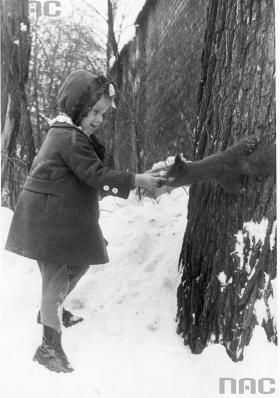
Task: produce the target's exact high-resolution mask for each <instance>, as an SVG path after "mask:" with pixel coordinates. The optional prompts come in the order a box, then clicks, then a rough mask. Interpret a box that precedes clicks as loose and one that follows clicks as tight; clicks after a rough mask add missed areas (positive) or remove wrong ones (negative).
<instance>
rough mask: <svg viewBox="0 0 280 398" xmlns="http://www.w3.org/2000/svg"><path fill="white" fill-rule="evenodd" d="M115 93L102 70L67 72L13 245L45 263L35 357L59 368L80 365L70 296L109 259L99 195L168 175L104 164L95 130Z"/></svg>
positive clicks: (16, 220)
mask: <svg viewBox="0 0 280 398" xmlns="http://www.w3.org/2000/svg"><path fill="white" fill-rule="evenodd" d="M113 95H114V87H113V85H112V84H110V82H109V81H107V80H106V78H105V77H103V76H95V75H94V74H92V73H91V72H88V71H84V70H78V71H75V72H73V73H72V74H71V75H70V76H68V78H67V79H66V81H65V82H64V84H63V86H62V88H61V90H60V93H59V97H58V103H59V105H60V108H61V111H62V112H63V114H62V115H60V116H58V117H57V118H56V119H54V123H53V124H52V126H51V128H50V130H49V132H48V135H47V137H46V139H45V141H44V143H43V145H42V147H41V149H40V151H39V153H38V155H37V156H36V157H35V159H34V162H33V164H32V167H31V170H30V174H29V176H28V177H27V179H26V182H25V184H24V187H23V190H22V192H21V194H20V197H19V200H18V203H17V206H16V209H15V212H14V216H13V220H12V223H11V228H10V231H9V235H8V239H7V243H6V249H7V250H9V251H12V252H15V253H17V254H19V255H22V256H25V257H28V258H31V259H35V260H37V262H38V265H39V268H40V271H41V275H42V301H41V309H40V312H39V314H38V322H39V323H42V324H43V340H42V344H41V345H40V346H39V347H38V349H37V350H36V353H35V355H34V361H38V362H39V363H40V364H42V365H44V366H45V367H46V368H48V369H50V370H52V371H56V372H71V371H73V367H72V366H71V365H70V363H69V361H68V358H67V356H66V354H65V352H64V351H63V348H62V345H61V334H62V324H64V326H71V325H73V324H75V323H77V322H80V321H81V320H82V318H77V317H74V316H73V315H72V314H71V312H69V311H67V310H65V309H64V308H63V307H62V305H63V302H64V300H65V298H66V296H67V295H68V294H69V293H70V292H71V291H72V290H73V289H74V287H75V286H76V284H77V282H78V281H79V280H80V278H81V277H82V276H83V275H84V274H85V273H86V272H87V270H88V269H89V266H90V265H92V264H105V263H107V262H108V261H109V259H108V255H107V251H106V245H105V241H104V238H103V236H102V232H101V229H100V227H99V224H98V219H99V206H98V193H99V192H101V193H105V194H108V195H115V196H119V197H121V198H124V199H126V198H127V197H128V195H129V192H130V190H132V189H134V188H136V187H138V186H142V187H144V188H146V189H148V190H152V189H154V188H155V187H156V186H157V185H158V183H159V181H160V180H161V179H162V178H161V179H160V177H159V174H156V173H154V174H150V173H149V174H148V173H145V174H133V173H127V172H119V171H114V170H112V169H110V168H108V167H106V166H105V164H104V162H103V161H104V155H105V148H104V147H103V145H102V144H101V143H100V142H99V141H98V140H97V138H96V137H95V136H94V134H93V133H94V130H95V129H96V128H97V127H98V126H100V125H101V124H102V122H103V116H104V114H105V112H106V111H107V110H108V109H109V108H110V107H111V106H114V101H113Z"/></svg>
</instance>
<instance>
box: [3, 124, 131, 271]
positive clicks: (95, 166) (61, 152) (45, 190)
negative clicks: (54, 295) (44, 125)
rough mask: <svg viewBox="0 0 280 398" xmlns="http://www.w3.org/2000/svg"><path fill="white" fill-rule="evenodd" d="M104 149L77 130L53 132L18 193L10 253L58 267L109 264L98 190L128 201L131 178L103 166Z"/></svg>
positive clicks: (56, 127)
mask: <svg viewBox="0 0 280 398" xmlns="http://www.w3.org/2000/svg"><path fill="white" fill-rule="evenodd" d="M103 157H104V147H103V146H102V145H101V144H100V143H99V142H98V140H97V139H95V138H93V139H90V138H89V137H88V136H87V135H86V134H85V133H84V132H83V131H81V130H80V129H79V128H77V127H76V126H74V125H71V124H66V123H56V124H54V125H53V126H52V127H51V129H50V130H49V132H48V134H47V137H46V140H45V142H44V143H43V145H42V147H41V149H40V151H39V153H38V155H37V156H36V157H35V159H34V162H33V165H32V168H31V171H30V175H29V176H28V177H27V180H26V182H25V185H24V187H23V190H22V192H21V194H20V197H19V200H18V203H17V206H16V209H15V212H14V216H13V219H12V224H11V228H10V231H9V235H8V239H7V243H6V247H5V248H6V250H9V251H12V252H15V253H17V254H20V255H22V256H25V257H28V258H32V259H36V260H41V261H45V262H52V263H55V264H68V265H77V266H79V265H87V264H103V263H106V262H108V255H107V251H106V245H105V243H104V238H103V235H102V232H101V229H100V227H99V224H98V219H99V205H98V191H101V192H102V191H103V192H104V193H106V194H111V195H116V196H119V197H121V198H124V199H126V198H127V197H128V195H129V191H130V189H132V188H133V186H134V175H133V174H132V173H126V172H117V171H114V170H112V169H109V168H108V167H105V166H104V164H103V162H102V160H103Z"/></svg>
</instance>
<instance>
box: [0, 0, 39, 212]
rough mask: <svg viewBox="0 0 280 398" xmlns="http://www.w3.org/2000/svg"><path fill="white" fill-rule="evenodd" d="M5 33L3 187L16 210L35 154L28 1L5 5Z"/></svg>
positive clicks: (2, 52) (17, 1) (12, 0)
mask: <svg viewBox="0 0 280 398" xmlns="http://www.w3.org/2000/svg"><path fill="white" fill-rule="evenodd" d="M1 33H2V47H1V55H2V57H1V58H2V71H1V72H2V73H1V85H2V94H3V95H2V103H1V112H2V117H1V125H2V137H1V142H2V162H1V163H2V171H1V177H2V182H1V187H2V193H3V188H4V190H5V195H4V201H5V202H6V203H5V204H6V205H8V206H10V207H11V208H13V207H14V205H15V203H16V201H17V198H18V195H19V193H20V191H21V183H22V181H23V180H24V178H25V177H26V174H27V172H28V170H29V168H30V166H31V164H32V161H33V158H34V155H35V147H34V141H33V136H32V129H31V122H30V116H29V111H28V109H27V97H26V92H25V85H26V82H27V78H28V64H29V58H30V43H31V38H30V33H29V20H28V1H27V0H9V1H8V0H4V1H2V2H1Z"/></svg>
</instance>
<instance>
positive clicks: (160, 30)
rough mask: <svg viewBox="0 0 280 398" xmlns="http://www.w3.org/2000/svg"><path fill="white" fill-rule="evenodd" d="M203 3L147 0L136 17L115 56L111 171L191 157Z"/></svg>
mask: <svg viewBox="0 0 280 398" xmlns="http://www.w3.org/2000/svg"><path fill="white" fill-rule="evenodd" d="M207 3H208V1H207V0H196V1H195V0H148V1H147V2H146V4H145V6H144V7H143V9H142V11H141V12H140V14H139V15H138V17H137V19H136V22H135V23H136V24H137V25H138V26H137V29H136V36H135V38H134V40H133V41H131V42H130V43H128V44H127V45H126V46H125V47H124V48H123V50H122V52H121V62H122V65H123V71H122V86H121V93H120V94H121V95H120V100H119V107H118V111H117V115H116V120H115V122H114V128H115V140H114V155H115V160H116V166H117V167H120V168H121V169H133V170H139V169H142V170H143V169H144V170H145V169H148V168H149V167H150V166H151V165H152V164H153V163H154V162H156V161H158V160H162V159H164V158H166V157H167V156H168V155H173V154H175V153H176V152H177V151H179V152H183V153H184V154H186V156H188V157H190V156H191V153H192V137H193V135H194V126H195V121H196V110H197V109H196V96H197V91H198V87H199V79H200V71H201V70H200V58H201V53H202V44H203V38H204V31H205V20H206V7H207ZM112 74H113V75H114V68H113V70H112Z"/></svg>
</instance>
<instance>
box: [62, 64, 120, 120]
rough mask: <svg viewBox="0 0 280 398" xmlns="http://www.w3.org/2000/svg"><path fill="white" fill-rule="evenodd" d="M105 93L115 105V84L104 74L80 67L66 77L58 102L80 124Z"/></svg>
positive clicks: (63, 110)
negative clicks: (97, 74)
mask: <svg viewBox="0 0 280 398" xmlns="http://www.w3.org/2000/svg"><path fill="white" fill-rule="evenodd" d="M103 94H106V95H108V96H109V97H111V98H112V106H114V101H113V96H114V94H115V91H114V86H113V84H112V83H111V82H110V81H109V80H107V79H106V77H104V76H102V75H100V76H96V75H94V74H93V73H91V72H89V71H86V70H82V69H80V70H77V71H75V72H72V73H71V74H70V75H69V76H68V77H67V78H66V80H65V82H64V83H63V85H62V87H61V89H60V91H59V94H58V104H59V106H60V108H61V111H62V112H64V113H66V115H68V116H69V117H70V118H71V119H72V121H73V123H74V124H77V125H79V124H80V122H81V119H82V118H83V117H84V116H86V115H87V114H88V112H89V110H90V109H91V108H92V107H93V105H94V104H96V102H97V101H98V100H99V99H100V97H101V96H102V95H103Z"/></svg>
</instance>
